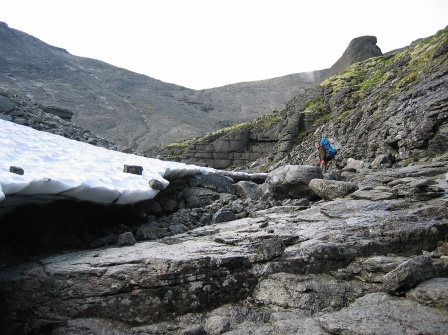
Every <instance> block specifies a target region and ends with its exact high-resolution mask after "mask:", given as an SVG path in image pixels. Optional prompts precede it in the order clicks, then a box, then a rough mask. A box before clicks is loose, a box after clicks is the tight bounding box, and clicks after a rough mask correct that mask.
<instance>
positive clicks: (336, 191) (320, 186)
mask: <svg viewBox="0 0 448 335" xmlns="http://www.w3.org/2000/svg"><path fill="white" fill-rule="evenodd" d="M309 187H310V188H311V189H312V190H313V191H314V192H315V193H316V194H317V195H318V196H319V197H321V198H322V199H325V200H334V199H337V198H343V197H345V196H347V195H349V194H351V193H353V192H355V191H357V190H358V185H357V184H355V183H351V182H346V181H338V180H325V179H313V180H311V181H310V183H309Z"/></svg>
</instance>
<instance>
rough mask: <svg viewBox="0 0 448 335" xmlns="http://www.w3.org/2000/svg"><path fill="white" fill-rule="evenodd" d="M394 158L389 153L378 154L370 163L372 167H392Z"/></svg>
mask: <svg viewBox="0 0 448 335" xmlns="http://www.w3.org/2000/svg"><path fill="white" fill-rule="evenodd" d="M393 163H394V158H393V156H392V155H391V154H381V155H378V156H377V157H376V158H375V159H374V160H373V162H372V163H371V164H370V167H371V168H372V169H386V168H390V167H392V165H393Z"/></svg>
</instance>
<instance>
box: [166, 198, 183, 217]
mask: <svg viewBox="0 0 448 335" xmlns="http://www.w3.org/2000/svg"><path fill="white" fill-rule="evenodd" d="M162 209H163V212H165V213H166V214H172V213H174V212H176V211H177V210H178V209H179V206H178V203H177V201H176V200H174V199H168V200H166V201H165V202H164V204H163V206H162Z"/></svg>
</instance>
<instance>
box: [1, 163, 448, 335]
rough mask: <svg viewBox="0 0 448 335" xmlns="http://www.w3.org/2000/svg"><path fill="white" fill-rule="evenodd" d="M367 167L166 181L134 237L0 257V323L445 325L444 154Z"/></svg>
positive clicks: (29, 328) (291, 327)
mask: <svg viewBox="0 0 448 335" xmlns="http://www.w3.org/2000/svg"><path fill="white" fill-rule="evenodd" d="M351 163H352V166H356V164H355V163H356V162H351ZM358 163H359V162H358ZM361 165H362V164H361ZM361 165H359V166H361ZM362 166H363V168H360V169H359V170H357V169H355V168H347V169H345V170H343V171H342V172H340V173H331V174H326V175H325V176H324V177H325V179H322V175H320V176H319V169H318V168H317V167H312V166H292V165H291V166H286V167H282V168H280V169H277V170H275V171H273V172H271V173H269V174H268V176H267V178H266V180H265V181H264V183H262V184H261V185H259V184H260V183H261V181H258V182H259V184H256V183H253V181H247V180H246V181H239V182H237V183H236V184H235V185H234V188H233V187H231V186H229V185H230V184H227V186H228V187H224V186H225V185H226V184H225V183H224V182H223V183H221V184H220V183H219V182H218V180H221V181H222V180H223V179H222V178H218V177H216V178H217V179H216V180H214V181H213V182H212V181H210V180H201V179H200V178H199V181H198V182H197V183H196V184H195V186H192V185H194V184H192V181H191V180H190V181H189V182H188V183H187V182H186V181H183V182H181V181H177V182H175V183H174V182H173V183H172V185H173V188H172V189H171V190H169V191H168V190H167V191H166V192H165V200H162V199H163V197H162V196H161V197H160V198H159V199H158V201H159V202H158V203H159V205H160V206H161V207H162V210H163V207H164V206H165V205H166V204H168V203H170V202H171V201H168V200H174V199H175V198H176V197H177V200H175V201H174V202H175V203H176V205H175V206H174V204H173V202H171V204H172V208H174V207H176V206H177V208H176V209H173V213H172V214H170V215H163V216H159V217H156V216H154V214H151V213H152V212H151V211H154V203H153V204H152V205H151V204H146V205H147V207H145V206H144V205H143V204H139V207H138V210H139V212H140V213H141V216H144V217H145V220H146V223H145V224H143V225H140V226H139V229H137V230H133V231H131V232H128V233H131V235H132V236H135V237H139V238H140V242H137V243H135V244H132V243H134V242H132V241H131V242H130V243H122V245H123V246H122V247H118V246H117V244H116V242H114V243H113V244H114V245H109V246H103V247H97V248H93V249H87V250H78V251H67V252H64V253H57V254H53V255H46V256H37V257H32V258H30V259H29V260H28V261H27V262H23V263H20V264H16V265H14V266H4V267H2V269H1V270H0V298H1V302H2V303H1V310H0V311H1V314H0V315H1V318H2V320H1V333H2V334H19V333H20V334H106V333H107V334H183V335H186V334H190V335H192V334H229V335H230V334H233V335H235V334H258V335H263V334H447V329H448V295H447V293H446V287H447V284H448V241H447V235H448V206H447V201H448V200H447V199H448V197H447V189H448V186H447V173H448V162H447V161H446V160H444V158H443V157H442V158H440V159H439V161H438V162H431V163H429V162H426V163H423V162H422V163H418V164H415V165H410V166H407V167H401V168H387V169H376V170H374V169H367V168H365V164H364V165H362ZM291 176H293V177H291ZM316 176H317V178H316ZM221 177H222V176H221ZM330 179H331V180H330ZM235 182H236V181H235ZM175 184H177V186H176V187H174V185H175ZM179 184H182V185H184V186H185V185H189V187H180V185H179ZM231 184H232V183H231ZM207 185H208V186H207ZM218 185H220V186H218ZM307 186H308V187H307ZM212 188H214V190H212ZM285 189H300V190H301V191H300V192H299V193H295V194H293V193H290V194H288V197H290V198H287V197H285V194H284V190H285ZM174 190H177V191H174ZM188 192H190V193H189V194H188ZM212 192H214V193H212ZM181 194H184V195H183V196H180V195H181ZM200 199H202V200H200ZM204 199H208V201H209V202H208V205H206V206H202V207H201V206H198V205H197V204H198V203H196V204H195V202H194V201H195V200H196V201H199V203H200V202H201V201H203V200H204ZM322 199H325V200H322ZM149 207H151V208H152V209H151V210H150V209H149ZM155 207H157V206H155ZM179 207H182V208H179ZM165 210H167V209H166V208H165ZM145 215H146V216H145ZM192 218H196V219H192ZM195 220H196V223H194V222H195ZM188 222H190V226H189V225H188ZM162 223H164V224H165V226H164V228H165V229H168V230H169V229H170V227H171V233H170V234H166V236H165V237H163V234H161V235H158V236H157V234H154V233H155V232H156V230H155V229H156V228H157V229H161V228H162V227H161V225H162ZM176 227H177V228H176ZM179 227H181V229H178V228H179ZM138 231H139V233H137V232H138ZM159 233H160V230H159ZM139 234H140V235H139ZM128 235H129V234H128ZM145 236H146V237H145ZM126 244H128V245H126Z"/></svg>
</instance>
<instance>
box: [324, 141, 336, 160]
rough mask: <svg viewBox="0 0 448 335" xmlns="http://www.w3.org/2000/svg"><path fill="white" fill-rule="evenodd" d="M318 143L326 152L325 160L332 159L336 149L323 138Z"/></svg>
mask: <svg viewBox="0 0 448 335" xmlns="http://www.w3.org/2000/svg"><path fill="white" fill-rule="evenodd" d="M320 143H321V144H322V145H323V146H324V148H325V150H326V151H327V159H328V158H330V159H332V158H333V157H334V156H335V155H336V154H337V153H338V151H337V149H335V148H333V147H332V146H331V144H330V141H329V140H328V139H326V138H325V137H324V138H323V139H321V140H320Z"/></svg>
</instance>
